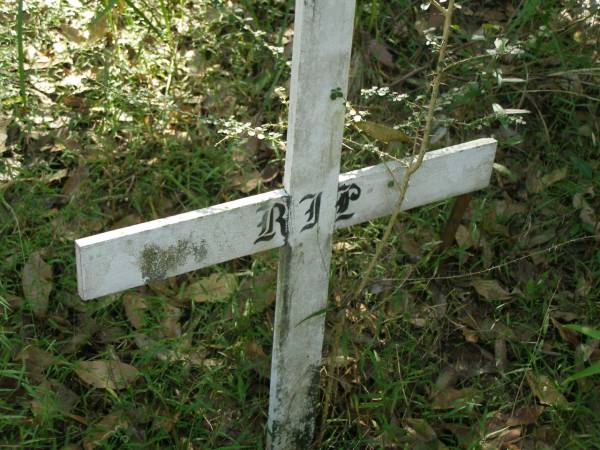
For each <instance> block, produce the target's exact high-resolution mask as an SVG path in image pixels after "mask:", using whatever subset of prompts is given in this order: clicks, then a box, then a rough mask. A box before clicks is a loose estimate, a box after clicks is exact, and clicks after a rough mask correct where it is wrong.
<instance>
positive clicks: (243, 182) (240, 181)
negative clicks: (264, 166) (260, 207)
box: [231, 170, 262, 194]
mask: <svg viewBox="0 0 600 450" xmlns="http://www.w3.org/2000/svg"><path fill="white" fill-rule="evenodd" d="M231 180H232V181H233V183H232V186H233V187H234V188H236V189H237V190H239V191H241V192H243V193H244V194H249V193H250V192H252V191H253V190H255V189H256V188H257V187H258V185H259V184H260V183H261V181H262V177H261V174H260V172H259V171H258V170H253V171H251V172H246V173H241V174H237V175H234V176H233V177H231Z"/></svg>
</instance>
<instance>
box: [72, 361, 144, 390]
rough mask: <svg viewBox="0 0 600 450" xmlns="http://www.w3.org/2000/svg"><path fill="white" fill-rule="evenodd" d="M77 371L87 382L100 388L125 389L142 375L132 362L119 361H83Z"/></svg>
mask: <svg viewBox="0 0 600 450" xmlns="http://www.w3.org/2000/svg"><path fill="white" fill-rule="evenodd" d="M75 372H76V373H77V375H78V376H79V378H81V379H82V380H83V381H84V382H85V383H87V384H89V385H91V386H94V387H96V388H100V389H112V390H118V389H124V388H126V387H127V386H129V385H130V384H131V383H133V382H134V381H135V380H136V379H137V378H138V377H139V375H140V373H139V371H138V370H137V369H136V368H135V367H133V366H132V365H130V364H125V363H122V362H119V361H109V360H96V361H82V362H80V363H79V364H78V366H77V368H76V369H75Z"/></svg>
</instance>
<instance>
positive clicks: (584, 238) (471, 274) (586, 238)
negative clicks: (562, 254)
mask: <svg viewBox="0 0 600 450" xmlns="http://www.w3.org/2000/svg"><path fill="white" fill-rule="evenodd" d="M592 239H600V234H594V235H591V236H582V237H579V238H574V239H570V240H568V241H566V242H562V243H560V244H555V245H551V246H550V247H546V248H543V249H541V250H536V251H535V252H531V253H527V254H526V255H523V256H520V257H518V258H515V259H511V260H510V261H506V262H504V263H502V264H498V265H496V266H493V267H489V268H487V269H483V270H478V271H476V272H469V273H463V274H456V275H446V276H439V277H424V278H402V280H403V281H405V282H409V281H410V282H419V281H428V282H429V281H440V280H458V279H461V278H472V277H475V276H477V275H483V274H484V273H488V272H493V271H494V270H498V269H502V268H504V267H506V266H510V265H511V264H515V263H518V262H519V261H523V260H524V259H527V258H531V257H532V256H536V255H541V254H544V253H550V252H551V251H553V250H558V249H559V248H561V247H565V246H567V245H571V244H576V243H578V242H583V241H589V240H592ZM397 280H399V278H382V279H381V281H397Z"/></svg>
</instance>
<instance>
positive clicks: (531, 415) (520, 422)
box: [506, 406, 544, 427]
mask: <svg viewBox="0 0 600 450" xmlns="http://www.w3.org/2000/svg"><path fill="white" fill-rule="evenodd" d="M542 412H544V407H543V406H521V407H520V408H518V409H517V410H516V411H515V413H514V414H513V415H512V416H511V417H510V418H509V419H508V420H507V421H506V426H508V427H516V426H525V425H533V424H535V423H536V422H537V420H538V418H539V417H540V416H541V415H542Z"/></svg>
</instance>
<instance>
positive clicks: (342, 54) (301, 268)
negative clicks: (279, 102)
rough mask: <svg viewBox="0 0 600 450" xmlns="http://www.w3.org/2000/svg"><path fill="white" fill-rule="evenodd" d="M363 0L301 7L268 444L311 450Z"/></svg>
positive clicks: (300, 3) (306, 1)
mask: <svg viewBox="0 0 600 450" xmlns="http://www.w3.org/2000/svg"><path fill="white" fill-rule="evenodd" d="M354 10H355V1H354V0H297V1H296V10H295V11H296V15H295V25H294V48H293V52H292V80H291V88H290V109H289V120H288V146H287V153H286V161H285V162H286V166H285V176H284V187H285V189H286V191H287V192H288V193H289V194H290V196H291V199H290V234H289V238H288V242H287V245H285V246H284V248H283V249H282V250H281V255H280V262H279V276H278V283H277V302H276V310H275V329H274V336H273V352H272V362H271V387H270V401H269V418H268V438H267V439H268V440H267V446H268V448H272V449H301V448H302V449H304V448H309V447H310V445H311V443H312V440H313V435H314V426H315V407H316V402H317V398H318V392H319V373H320V362H321V353H322V347H323V334H324V328H325V316H324V314H322V313H321V314H319V312H320V311H322V310H323V309H324V308H325V305H326V303H327V295H328V284H329V267H330V261H331V239H332V234H333V230H334V223H335V204H336V201H337V189H338V177H339V167H340V155H341V146H342V135H343V128H344V114H345V100H344V98H345V96H346V92H347V86H348V71H349V65H350V54H351V50H352V32H353V28H354Z"/></svg>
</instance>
